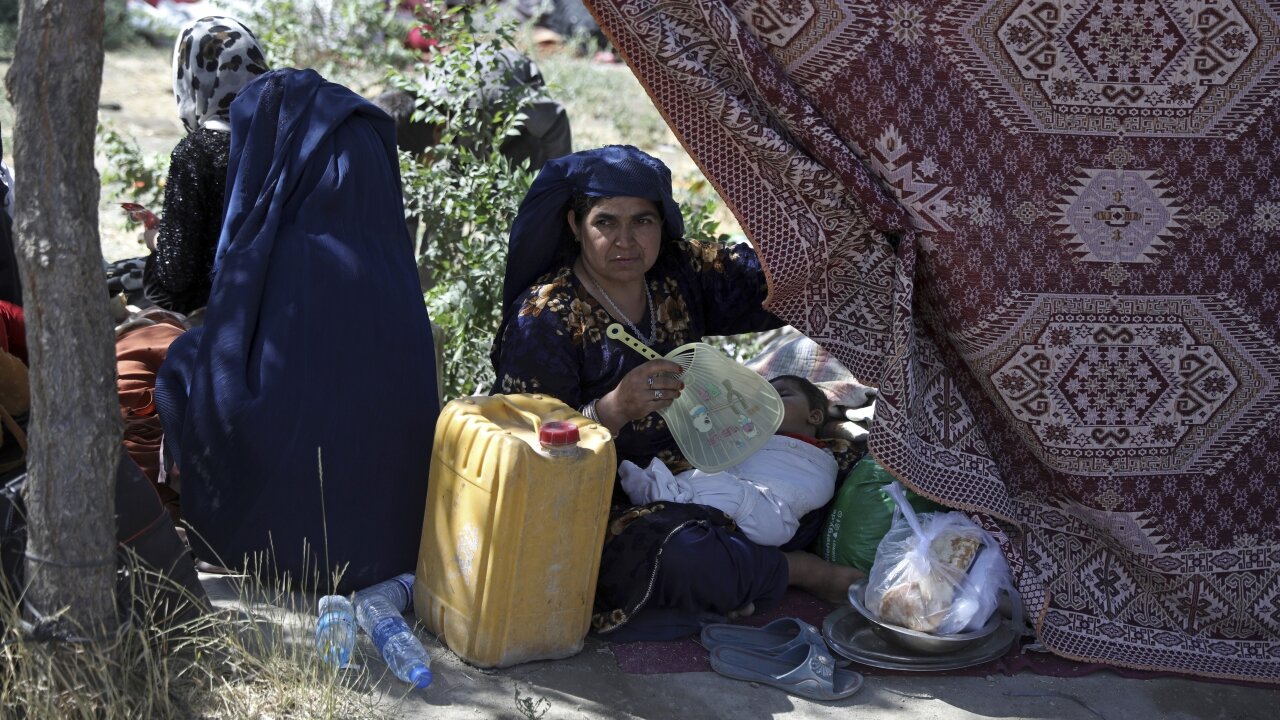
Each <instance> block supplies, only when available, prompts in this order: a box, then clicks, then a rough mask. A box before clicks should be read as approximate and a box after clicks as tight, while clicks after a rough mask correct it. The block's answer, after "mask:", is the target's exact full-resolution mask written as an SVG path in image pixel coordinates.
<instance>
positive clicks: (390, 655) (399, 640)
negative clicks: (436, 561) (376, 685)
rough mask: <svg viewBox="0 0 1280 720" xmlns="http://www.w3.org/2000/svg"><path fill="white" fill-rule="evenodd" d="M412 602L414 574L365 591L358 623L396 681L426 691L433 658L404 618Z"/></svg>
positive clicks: (358, 595) (360, 596)
mask: <svg viewBox="0 0 1280 720" xmlns="http://www.w3.org/2000/svg"><path fill="white" fill-rule="evenodd" d="M412 598H413V575H412V574H411V573H405V574H403V575H397V576H395V577H393V578H391V579H390V580H384V581H383V582H380V583H378V584H377V585H374V586H373V587H370V588H365V589H364V590H361V591H359V592H357V593H356V595H355V606H356V622H358V623H359V624H360V627H361V628H363V629H364V631H365V632H367V633H369V637H370V638H373V644H374V645H375V646H376V647H377V648H378V651H379V652H381V653H382V659H383V660H386V661H387V667H389V668H391V672H393V673H395V675H396V677H398V678H400V679H401V680H403V681H405V682H407V683H409V684H411V685H413V686H414V687H417V688H424V687H426V686H428V685H430V684H431V656H430V655H428V654H427V649H426V648H425V647H423V646H422V642H421V641H419V640H418V638H417V637H416V636H415V635H414V634H413V630H411V629H410V628H409V623H407V622H405V620H404V615H402V614H401V613H402V612H404V611H405V610H406V609H408V607H409V602H410V600H411V599H412Z"/></svg>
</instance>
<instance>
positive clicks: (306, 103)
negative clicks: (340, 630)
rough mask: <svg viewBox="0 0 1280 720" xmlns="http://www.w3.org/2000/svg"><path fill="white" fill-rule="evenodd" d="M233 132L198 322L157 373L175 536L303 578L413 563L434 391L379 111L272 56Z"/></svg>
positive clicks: (395, 170)
mask: <svg viewBox="0 0 1280 720" xmlns="http://www.w3.org/2000/svg"><path fill="white" fill-rule="evenodd" d="M231 127H232V130H231V135H232V138H233V140H234V142H233V143H232V146H231V161H230V163H229V166H228V167H229V173H228V187H227V212H226V221H225V224H224V228H223V233H222V239H221V242H220V244H219V246H218V251H217V254H216V268H215V274H214V281H213V289H212V291H211V292H210V295H209V304H208V307H207V308H206V311H205V321H204V324H203V326H201V327H198V328H195V329H193V330H190V331H188V332H187V333H185V334H184V335H182V337H180V338H178V339H177V340H175V341H174V343H173V345H172V346H171V347H170V348H169V353H168V356H167V358H166V359H165V362H164V365H163V366H162V367H161V369H160V374H159V377H158V378H157V382H156V406H157V407H158V409H159V413H160V419H161V422H162V423H163V425H164V430H165V449H166V451H170V452H169V455H168V456H169V457H172V459H173V461H174V463H175V464H176V465H177V466H178V468H179V470H180V471H181V474H182V514H183V517H184V518H185V519H186V520H187V521H188V522H189V523H190V525H191V527H192V529H193V530H194V532H193V533H192V546H193V547H194V549H195V552H196V555H197V557H199V558H200V559H201V560H205V561H207V562H210V563H213V564H215V565H223V566H226V567H230V568H235V569H240V568H244V567H246V566H247V565H252V564H254V563H252V562H249V561H246V556H259V557H260V558H261V560H260V562H261V563H262V564H259V565H258V569H259V570H261V571H264V572H265V573H267V574H271V575H278V576H287V577H288V578H289V579H290V580H292V581H293V582H294V583H303V584H305V585H306V586H307V587H308V588H315V587H316V585H319V586H320V587H321V588H324V587H327V586H328V583H329V580H330V579H331V573H332V572H333V571H334V569H335V568H342V567H344V566H345V568H346V569H345V573H343V574H342V577H341V582H340V583H339V584H337V587H338V588H339V591H343V590H344V589H345V590H352V589H360V588H364V587H367V586H369V585H372V584H374V583H376V582H379V581H381V580H385V579H387V578H389V577H392V576H394V575H397V574H399V573H402V572H412V571H413V569H414V566H415V564H416V561H417V549H418V542H419V540H420V539H421V533H422V508H423V507H424V505H425V504H426V485H427V475H428V473H429V471H430V462H431V440H430V439H431V437H432V434H433V432H434V429H435V421H436V415H437V414H438V412H439V405H438V400H437V395H436V384H435V377H436V372H435V351H434V347H433V345H432V338H431V323H430V319H429V318H428V317H427V309H426V306H425V305H424V304H423V302H422V291H421V289H420V288H419V285H418V273H417V267H416V264H415V262H414V258H413V250H412V247H411V245H410V242H409V234H408V232H407V231H406V230H405V226H404V204H403V200H402V197H403V195H402V192H401V187H400V165H399V160H398V157H397V155H396V148H395V126H394V125H393V124H392V122H391V118H389V117H387V115H386V113H383V112H382V111H381V110H378V109H377V108H375V107H374V106H373V105H371V104H369V103H368V102H367V101H366V100H364V99H363V98H361V97H359V96H358V95H356V94H355V93H353V92H351V91H350V90H348V89H347V88H345V87H342V86H340V85H336V84H334V83H330V82H326V81H325V80H324V79H323V78H321V77H320V76H319V75H318V74H316V73H315V72H314V71H312V70H292V69H284V70H275V71H272V72H269V73H266V74H264V75H262V76H261V77H259V78H258V79H256V80H255V81H254V82H252V83H250V84H249V85H247V86H245V88H244V89H243V91H242V92H241V93H240V96H239V97H238V98H237V99H236V101H235V103H234V104H233V106H232V108H231ZM267 563H269V564H270V567H269V568H264V567H263V565H265V564H267ZM312 583H316V584H312Z"/></svg>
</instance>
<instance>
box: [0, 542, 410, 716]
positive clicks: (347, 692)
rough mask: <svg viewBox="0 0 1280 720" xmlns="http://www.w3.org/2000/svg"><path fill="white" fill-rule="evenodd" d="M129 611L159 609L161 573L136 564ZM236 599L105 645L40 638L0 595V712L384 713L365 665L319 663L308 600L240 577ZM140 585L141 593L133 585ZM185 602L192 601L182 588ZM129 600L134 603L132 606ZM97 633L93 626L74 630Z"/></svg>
mask: <svg viewBox="0 0 1280 720" xmlns="http://www.w3.org/2000/svg"><path fill="white" fill-rule="evenodd" d="M130 576H131V577H132V578H135V583H134V586H133V587H134V588H135V592H140V593H144V596H143V597H142V600H141V603H140V605H141V606H142V608H143V610H142V612H141V613H138V614H137V615H142V616H154V615H164V614H166V613H164V612H158V607H159V603H162V602H165V600H164V599H163V595H164V594H165V593H161V592H158V591H157V589H156V587H157V583H159V584H163V583H164V582H165V580H164V579H163V578H157V577H156V576H155V575H153V574H151V575H149V574H147V573H146V572H145V571H142V570H139V569H137V568H136V567H135V568H134V570H133V571H132V572H131V573H130ZM236 585H237V586H238V597H237V598H236V599H235V600H234V601H233V602H231V603H225V605H226V606H224V607H220V608H217V609H215V610H214V611H212V612H210V613H206V614H202V615H200V616H198V617H196V618H195V619H193V620H189V621H186V622H181V623H177V624H173V625H171V626H168V627H164V626H162V625H161V624H157V623H149V622H138V621H136V620H135V623H134V624H132V625H129V626H127V627H124V628H122V629H121V630H119V631H118V632H116V633H114V634H112V635H111V637H110V639H108V640H101V641H97V642H75V641H65V640H53V639H39V638H40V633H36V634H35V635H32V634H31V633H30V632H29V630H30V627H29V626H28V627H27V628H26V630H25V631H24V628H23V624H22V622H21V617H20V613H19V612H18V610H17V609H16V604H15V603H14V602H13V600H12V598H8V599H3V600H0V619H2V620H3V622H4V624H5V627H6V629H5V631H4V635H3V645H0V717H5V718H15V719H23V720H25V719H27V718H31V719H32V720H35V719H37V718H38V719H39V720H46V719H47V720H60V719H62V718H67V719H72V718H75V719H79V718H86V719H87V718H93V719H95V720H114V719H117V718H118V719H120V720H139V719H142V718H146V719H151V718H211V719H212V718H219V719H220V718H228V719H230V718H236V719H241V718H263V719H266V718H272V719H275V720H279V719H282V718H298V719H299V720H301V719H304V718H305V719H308V720H309V719H311V718H357V719H367V720H375V719H379V718H387V717H392V716H393V713H394V710H395V708H394V703H392V702H387V701H383V700H381V699H380V695H379V693H377V692H375V691H374V684H375V682H376V681H377V678H376V677H373V676H372V675H371V673H370V672H369V671H368V670H367V669H359V668H349V669H347V670H341V671H340V670H337V669H335V668H332V667H329V666H327V665H325V664H323V663H322V662H320V661H319V659H318V657H317V654H316V652H315V651H314V646H313V644H312V637H313V633H314V626H313V625H312V624H311V623H312V622H314V621H313V620H312V618H313V616H314V613H313V612H311V607H312V606H313V605H314V603H313V602H311V600H310V599H309V598H308V597H306V596H304V595H300V594H296V593H292V592H289V591H287V590H285V589H284V588H282V587H271V586H268V585H264V584H263V583H261V582H259V581H257V580H254V579H252V578H251V577H243V578H239V581H238V582H237V583H236ZM140 588H141V589H140ZM185 599H186V602H197V601H195V600H194V599H192V598H191V597H190V596H189V595H187V596H186V598H185ZM135 607H136V605H135ZM76 634H79V635H90V636H91V635H98V636H101V635H102V633H76Z"/></svg>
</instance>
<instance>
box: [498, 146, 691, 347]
mask: <svg viewBox="0 0 1280 720" xmlns="http://www.w3.org/2000/svg"><path fill="white" fill-rule="evenodd" d="M575 194H582V195H587V196H589V197H639V198H644V199H646V200H650V201H652V202H653V203H654V204H655V205H657V206H658V209H659V210H661V211H662V231H663V233H662V234H663V240H665V241H674V240H680V239H681V238H683V237H684V219H683V218H682V217H681V216H680V206H679V205H678V204H676V201H675V199H674V198H672V196H671V171H670V170H668V169H667V166H666V165H663V164H662V161H661V160H659V159H657V158H655V157H653V156H652V155H648V154H646V153H644V152H641V151H640V150H638V149H636V148H634V147H632V146H630V145H608V146H605V147H602V148H599V149H596V150H584V151H582V152H576V153H573V154H572V155H565V156H564V157H560V158H556V159H554V160H548V161H547V162H546V164H545V165H543V166H542V171H541V172H539V173H538V177H537V178H536V179H535V180H534V181H533V185H532V186H531V187H530V188H529V194H527V195H525V196H524V201H523V202H521V203H520V211H519V213H517V214H516V221H515V222H514V223H513V224H512V225H511V243H510V245H509V249H508V251H507V274H506V278H505V280H504V281H503V284H502V308H503V321H502V326H503V327H502V328H499V330H498V337H499V338H501V337H502V331H503V329H505V327H506V324H507V318H508V317H510V315H511V313H513V312H515V311H516V308H513V307H512V306H511V305H512V303H513V302H515V299H516V298H517V297H519V295H520V293H522V292H524V291H525V290H527V289H528V288H529V286H530V285H532V284H533V281H534V280H537V279H538V277H540V276H541V275H542V274H544V273H546V272H547V271H548V270H550V269H551V268H552V267H554V266H555V264H556V263H557V262H558V261H559V260H560V259H561V258H562V257H564V256H565V253H566V251H567V249H568V248H569V247H570V245H571V244H572V242H573V230H572V229H570V227H569V223H568V222H567V221H566V220H565V214H566V213H567V212H568V211H569V203H570V201H571V200H572V199H573V196H574V195H575Z"/></svg>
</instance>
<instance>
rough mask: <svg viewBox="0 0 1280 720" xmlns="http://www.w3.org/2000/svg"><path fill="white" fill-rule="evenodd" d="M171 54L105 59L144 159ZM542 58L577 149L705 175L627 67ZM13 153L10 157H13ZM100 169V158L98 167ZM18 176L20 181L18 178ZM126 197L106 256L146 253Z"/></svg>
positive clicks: (108, 105)
mask: <svg viewBox="0 0 1280 720" xmlns="http://www.w3.org/2000/svg"><path fill="white" fill-rule="evenodd" d="M170 60H171V51H170V50H169V49H168V48H156V47H149V46H145V45H137V46H133V47H130V48H128V49H125V50H120V51H113V52H108V53H107V54H106V57H105V59H104V65H103V72H102V90H101V94H100V97H99V111H98V118H99V122H101V123H102V124H104V125H108V126H110V127H112V128H114V129H115V130H116V131H117V132H119V133H120V134H121V135H123V136H125V137H127V138H132V139H133V141H134V142H135V143H137V145H138V147H139V149H140V150H141V151H142V153H143V154H144V155H145V156H147V157H151V156H157V155H158V156H166V155H167V154H168V153H169V152H170V151H171V150H172V149H173V146H174V145H175V144H176V143H177V142H178V140H179V139H180V138H181V137H182V135H183V134H184V130H183V128H182V123H181V122H180V121H179V120H178V117H177V111H176V108H175V106H174V101H173V90H172V87H173V80H172V75H171V70H170ZM538 62H539V65H540V66H541V67H542V70H543V73H544V74H545V75H546V77H547V80H548V84H549V86H550V87H551V88H552V92H553V93H555V97H556V99H558V100H560V101H561V102H562V103H563V104H564V105H565V107H566V110H567V112H568V113H569V116H570V119H571V122H572V124H573V136H574V143H573V144H574V148H575V149H586V148H589V147H596V146H599V145H604V144H610V143H627V144H633V145H636V146H638V147H640V148H642V149H644V150H646V151H648V152H650V153H652V154H654V155H655V156H657V157H658V158H660V159H661V160H662V161H663V162H665V163H667V165H668V166H669V167H670V168H671V171H672V177H673V179H674V180H675V182H676V185H677V186H678V187H680V186H687V185H688V184H690V183H692V182H694V181H695V180H697V179H699V178H701V173H700V172H699V171H698V168H697V166H696V165H695V164H694V162H693V160H692V159H691V158H689V156H688V155H687V154H685V152H684V150H683V148H681V147H680V144H679V142H678V141H677V140H676V138H675V136H674V135H673V134H672V133H671V131H670V130H669V129H668V128H667V127H666V125H665V123H664V122H663V121H662V118H661V116H660V115H659V113H658V111H657V110H656V109H654V108H653V105H652V103H651V102H650V101H649V99H648V97H647V96H646V95H645V93H644V89H643V88H642V87H641V86H640V84H639V83H638V82H637V81H636V80H635V78H634V77H633V76H632V75H631V72H630V70H628V69H627V68H626V67H625V66H622V65H613V66H596V65H592V64H590V63H588V62H586V61H585V60H576V59H572V58H569V57H565V56H555V57H540V58H539V59H538ZM9 65H10V61H9V59H8V58H5V59H0V73H7V72H8V70H9ZM0 125H3V135H4V142H5V147H6V148H9V149H10V152H11V148H12V147H13V145H12V132H13V107H12V105H11V104H10V103H9V101H8V99H7V98H0ZM9 159H10V161H12V157H11V155H10V156H9ZM10 165H11V166H12V162H10ZM103 169H104V163H103V160H102V158H101V157H100V158H99V159H98V170H99V172H102V170H103ZM16 182H17V184H18V185H19V186H20V185H21V182H22V181H21V178H17V179H16ZM121 200H122V198H120V197H117V196H116V195H115V193H113V192H112V190H111V188H104V190H103V193H102V197H101V202H100V204H99V230H100V233H101V240H102V254H103V257H104V258H105V259H106V260H107V261H115V260H120V259H124V258H129V257H138V256H141V255H145V254H146V246H145V245H143V244H142V241H141V237H140V233H139V232H138V231H136V230H135V231H128V230H126V229H125V225H124V218H123V215H122V213H121V212H120V209H119V206H118V203H119V202H120V201H121ZM153 209H154V210H159V208H153ZM716 217H717V219H718V220H720V222H721V231H722V232H725V233H728V234H735V233H738V232H740V229H739V227H738V225H737V221H736V219H735V218H734V217H733V214H732V213H731V212H730V211H729V210H728V209H727V208H725V207H723V206H722V207H721V208H720V211H719V212H718V213H716Z"/></svg>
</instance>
